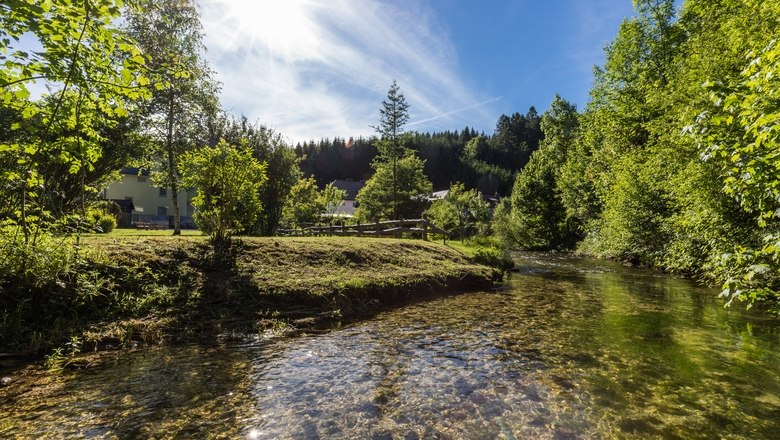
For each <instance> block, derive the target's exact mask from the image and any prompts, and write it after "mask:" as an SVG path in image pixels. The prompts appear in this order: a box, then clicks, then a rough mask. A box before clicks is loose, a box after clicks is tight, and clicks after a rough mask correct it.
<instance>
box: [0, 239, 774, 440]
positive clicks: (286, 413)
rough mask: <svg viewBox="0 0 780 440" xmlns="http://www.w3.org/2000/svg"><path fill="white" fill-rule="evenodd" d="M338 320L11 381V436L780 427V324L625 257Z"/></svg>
mask: <svg viewBox="0 0 780 440" xmlns="http://www.w3.org/2000/svg"><path fill="white" fill-rule="evenodd" d="M516 262H517V265H518V267H519V268H520V272H519V273H515V274H512V275H511V276H510V277H509V279H508V280H507V282H506V283H505V284H504V286H502V287H501V288H500V289H497V290H494V291H485V292H472V293H464V294H460V295H452V296H442V297H437V298H433V299H430V300H426V301H422V302H417V303H414V304H411V305H405V306H403V307H399V308H395V309H392V310H388V311H384V312H381V313H379V314H377V315H375V316H373V317H372V318H370V319H367V320H363V321H360V322H356V323H352V324H348V325H344V326H341V327H338V328H334V329H332V330H329V331H326V332H323V333H317V334H310V335H301V336H296V337H291V338H270V339H269V338H265V337H262V336H247V337H245V338H240V339H232V340H230V341H226V342H222V343H219V344H189V345H183V346H182V345H180V346H169V347H161V348H145V349H139V350H134V351H125V352H113V353H103V354H100V355H99V356H100V362H99V363H97V366H95V367H91V368H86V369H83V370H78V371H65V372H63V373H61V374H52V373H48V372H45V371H41V370H38V369H30V372H29V373H27V374H26V375H25V376H24V377H23V378H19V379H18V380H14V381H13V382H12V383H11V385H10V386H8V387H5V388H0V438H30V439H37V438H95V439H97V438H100V439H102V438H123V439H124V438H151V437H154V438H245V439H278V438H281V439H286V438H289V439H319V438H328V439H330V438H343V439H356V438H366V439H418V438H419V439H422V438H440V439H496V438H504V439H515V438H549V439H575V438H642V439H645V438H664V439H669V438H671V439H674V438H680V439H688V438H732V439H738V438H744V439H771V438H775V439H776V438H780V320H778V319H776V318H772V317H770V316H767V315H764V314H761V313H760V312H746V311H744V309H743V306H742V305H735V306H733V307H732V308H730V309H724V308H723V302H722V300H720V299H718V298H717V291H716V290H712V289H707V288H703V287H700V286H697V285H696V284H695V283H693V282H691V281H689V280H685V279H679V278H675V277H670V276H668V275H663V274H660V273H657V272H653V271H649V270H642V269H636V268H626V267H622V266H620V265H619V264H616V263H612V262H604V261H597V260H589V259H581V258H576V257H571V256H565V255H554V254H537V253H522V254H518V255H517V258H516Z"/></svg>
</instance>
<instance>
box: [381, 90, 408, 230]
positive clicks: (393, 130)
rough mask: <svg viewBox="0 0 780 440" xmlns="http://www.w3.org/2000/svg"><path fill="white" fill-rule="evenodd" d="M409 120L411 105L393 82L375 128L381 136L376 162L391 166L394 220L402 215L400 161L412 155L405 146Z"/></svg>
mask: <svg viewBox="0 0 780 440" xmlns="http://www.w3.org/2000/svg"><path fill="white" fill-rule="evenodd" d="M408 120H409V104H407V103H406V98H405V97H404V95H403V93H401V91H400V87H398V83H396V82H395V80H393V84H392V85H390V89H389V90H388V91H387V100H386V101H382V108H380V109H379V125H378V126H376V127H374V130H376V132H377V133H379V135H380V136H381V138H380V139H379V141H377V150H378V152H379V155H378V156H377V158H376V160H375V161H376V163H377V164H379V163H386V164H389V165H390V172H391V177H392V178H391V180H390V195H391V203H390V207H391V209H392V210H393V211H392V218H394V219H397V218H398V216H399V214H400V213H399V212H398V208H399V204H400V203H401V200H402V196H401V195H400V194H399V191H400V188H399V185H400V184H399V177H398V172H399V170H398V161H399V160H401V159H402V158H403V157H404V156H407V155H408V154H410V150H409V148H407V146H406V145H405V141H408V140H409V137H408V136H404V124H406V122H407V121H408ZM377 166H378V165H375V166H374V169H375V170H377Z"/></svg>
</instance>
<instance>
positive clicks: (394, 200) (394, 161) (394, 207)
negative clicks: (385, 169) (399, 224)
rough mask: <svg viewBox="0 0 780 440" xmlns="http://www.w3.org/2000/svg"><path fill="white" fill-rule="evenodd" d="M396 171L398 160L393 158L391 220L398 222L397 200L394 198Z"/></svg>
mask: <svg viewBox="0 0 780 440" xmlns="http://www.w3.org/2000/svg"><path fill="white" fill-rule="evenodd" d="M397 169H398V158H397V157H395V156H393V220H398V198H397V196H396V193H397V188H398V184H397V182H396V172H397Z"/></svg>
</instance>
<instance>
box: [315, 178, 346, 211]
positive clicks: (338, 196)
mask: <svg viewBox="0 0 780 440" xmlns="http://www.w3.org/2000/svg"><path fill="white" fill-rule="evenodd" d="M346 195H347V192H346V191H344V190H343V189H338V188H336V187H335V186H333V183H329V184H327V185H325V188H323V189H322V191H320V194H319V202H320V204H321V205H322V206H323V212H324V213H325V214H327V215H331V216H332V215H335V214H336V211H338V209H339V208H340V207H341V205H342V203H344V197H346Z"/></svg>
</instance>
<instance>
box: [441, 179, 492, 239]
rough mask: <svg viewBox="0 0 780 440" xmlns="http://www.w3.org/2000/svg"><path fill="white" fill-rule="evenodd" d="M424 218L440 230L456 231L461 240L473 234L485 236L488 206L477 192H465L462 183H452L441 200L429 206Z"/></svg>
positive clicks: (488, 220) (488, 219)
mask: <svg viewBox="0 0 780 440" xmlns="http://www.w3.org/2000/svg"><path fill="white" fill-rule="evenodd" d="M426 216H427V218H428V219H429V220H432V221H433V223H434V224H435V225H436V226H438V227H440V228H444V229H447V230H452V229H457V230H458V232H459V234H460V239H461V240H463V239H465V238H466V237H468V236H470V235H473V234H475V233H482V234H484V235H487V229H488V226H489V223H490V205H488V203H487V202H486V201H485V199H484V197H482V194H480V193H479V191H477V190H475V189H470V190H466V188H465V187H464V186H463V184H462V183H454V184H452V186H450V189H449V191H448V192H447V195H446V196H444V198H443V199H441V200H436V201H434V202H433V204H431V207H430V208H428V210H427V211H426Z"/></svg>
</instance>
